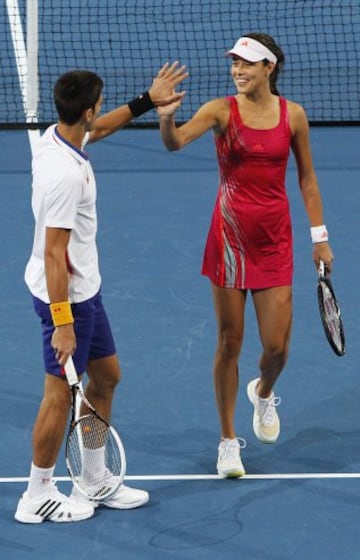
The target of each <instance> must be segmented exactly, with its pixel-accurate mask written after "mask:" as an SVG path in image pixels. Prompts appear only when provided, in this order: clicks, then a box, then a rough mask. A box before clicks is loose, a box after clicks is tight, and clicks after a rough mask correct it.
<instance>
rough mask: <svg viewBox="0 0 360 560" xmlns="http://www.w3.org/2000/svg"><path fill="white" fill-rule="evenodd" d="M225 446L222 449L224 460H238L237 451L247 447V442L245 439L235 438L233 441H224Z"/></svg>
mask: <svg viewBox="0 0 360 560" xmlns="http://www.w3.org/2000/svg"><path fill="white" fill-rule="evenodd" d="M222 443H223V445H222V446H221V447H220V454H221V459H222V460H227V459H233V458H237V451H238V450H239V448H240V449H244V448H245V447H246V441H245V440H244V439H243V438H240V437H239V438H235V439H233V440H230V439H226V438H225V439H223V440H222Z"/></svg>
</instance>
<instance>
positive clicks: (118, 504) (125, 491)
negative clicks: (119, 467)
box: [71, 484, 150, 509]
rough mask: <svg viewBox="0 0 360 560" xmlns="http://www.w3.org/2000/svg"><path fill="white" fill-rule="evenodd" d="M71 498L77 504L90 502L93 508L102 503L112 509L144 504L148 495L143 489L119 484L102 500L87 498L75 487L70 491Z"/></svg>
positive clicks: (136, 506) (130, 507)
mask: <svg viewBox="0 0 360 560" xmlns="http://www.w3.org/2000/svg"><path fill="white" fill-rule="evenodd" d="M71 498H72V499H73V500H74V501H76V502H77V503H79V504H81V503H84V504H91V505H92V506H93V507H95V508H96V507H98V506H99V505H103V506H105V507H108V508H112V509H134V508H138V507H141V506H143V505H145V504H146V503H147V502H148V501H149V498H150V496H149V493H148V492H146V491H145V490H138V489H137V488H130V486H125V484H121V486H120V487H119V489H118V490H117V491H116V492H115V494H113V495H112V496H110V497H109V498H106V499H105V500H103V501H95V500H94V501H92V500H89V499H88V498H87V497H86V496H84V495H83V494H81V492H79V490H77V488H75V487H74V488H73V490H72V492H71Z"/></svg>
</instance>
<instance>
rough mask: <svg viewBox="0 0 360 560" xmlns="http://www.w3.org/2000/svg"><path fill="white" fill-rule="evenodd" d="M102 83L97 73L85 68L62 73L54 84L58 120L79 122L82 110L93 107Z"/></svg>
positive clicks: (72, 122)
mask: <svg viewBox="0 0 360 560" xmlns="http://www.w3.org/2000/svg"><path fill="white" fill-rule="evenodd" d="M103 85H104V84H103V81H102V79H101V78H100V77H99V76H98V75H97V74H95V73H94V72H89V71H87V70H72V71H70V72H66V73H65V74H62V76H60V77H59V78H58V80H57V82H56V84H55V86H54V102H55V106H56V110H57V112H58V115H59V119H60V121H62V122H64V123H65V124H68V125H73V124H75V123H77V122H79V120H80V119H81V116H82V114H83V112H84V111H86V110H87V109H95V105H96V103H97V101H98V100H99V97H100V94H101V90H102V88H103Z"/></svg>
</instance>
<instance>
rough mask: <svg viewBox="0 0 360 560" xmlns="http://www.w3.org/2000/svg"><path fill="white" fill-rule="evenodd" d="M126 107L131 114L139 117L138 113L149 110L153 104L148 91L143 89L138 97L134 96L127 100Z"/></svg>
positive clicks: (141, 113)
mask: <svg viewBox="0 0 360 560" xmlns="http://www.w3.org/2000/svg"><path fill="white" fill-rule="evenodd" d="M128 107H129V109H130V111H131V112H132V114H133V115H134V117H140V115H143V114H144V113H146V112H147V111H150V109H153V108H154V107H155V105H154V103H153V102H152V101H151V97H150V95H149V92H148V91H144V93H142V94H141V95H139V96H138V97H135V99H132V100H131V101H129V103H128Z"/></svg>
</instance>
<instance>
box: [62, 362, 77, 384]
mask: <svg viewBox="0 0 360 560" xmlns="http://www.w3.org/2000/svg"><path fill="white" fill-rule="evenodd" d="M64 370H65V375H66V379H67V381H68V383H69V385H70V386H72V385H76V384H77V383H79V378H78V376H77V373H76V369H75V366H74V361H73V359H72V357H71V356H69V357H68V360H67V362H66V364H65V365H64Z"/></svg>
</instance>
